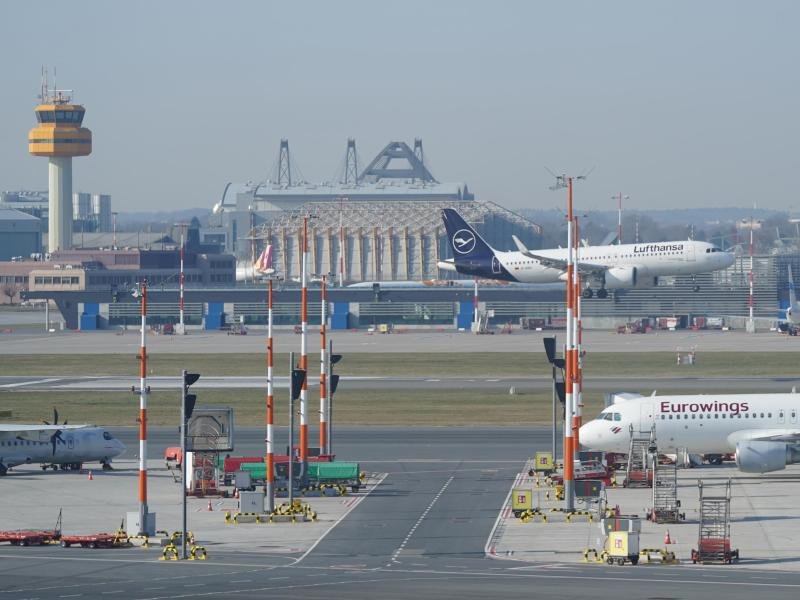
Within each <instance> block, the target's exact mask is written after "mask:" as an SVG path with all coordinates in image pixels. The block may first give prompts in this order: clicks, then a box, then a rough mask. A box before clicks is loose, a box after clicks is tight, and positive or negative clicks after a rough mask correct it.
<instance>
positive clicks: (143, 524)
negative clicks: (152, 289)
mask: <svg viewBox="0 0 800 600" xmlns="http://www.w3.org/2000/svg"><path fill="white" fill-rule="evenodd" d="M141 297H142V347H141V354H140V356H139V359H140V360H139V532H138V534H139V535H148V534H149V533H152V532H148V531H147V281H146V280H145V281H143V282H142V286H141ZM181 460H184V458H183V457H181Z"/></svg>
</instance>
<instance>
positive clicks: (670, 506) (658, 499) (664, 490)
mask: <svg viewBox="0 0 800 600" xmlns="http://www.w3.org/2000/svg"><path fill="white" fill-rule="evenodd" d="M650 459H651V461H652V462H651V463H650V464H652V465H653V507H652V508H651V509H650V511H649V512H648V514H647V518H648V520H650V521H652V522H653V523H679V522H680V521H682V520H684V519H685V518H686V515H684V514H683V513H681V512H680V508H681V501H680V500H678V467H677V465H676V464H674V463H671V464H663V465H662V464H659V462H658V451H657V450H655V449H654V448H651V456H650Z"/></svg>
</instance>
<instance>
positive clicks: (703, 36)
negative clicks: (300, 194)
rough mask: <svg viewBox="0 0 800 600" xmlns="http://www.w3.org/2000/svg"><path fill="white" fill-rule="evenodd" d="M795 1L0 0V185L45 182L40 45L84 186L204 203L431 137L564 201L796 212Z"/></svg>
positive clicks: (490, 184) (474, 169)
mask: <svg viewBox="0 0 800 600" xmlns="http://www.w3.org/2000/svg"><path fill="white" fill-rule="evenodd" d="M799 17H800V3H798V2H792V1H767V2H738V1H704V2H696V1H672V2H642V1H641V0H636V1H630V2H622V1H612V0H609V1H604V2H596V1H586V2H574V1H564V2H555V1H552V0H551V1H549V2H534V1H520V2H511V1H508V2H503V1H496V2H471V1H452V2H451V1H445V0H441V1H437V2H432V1H430V0H428V1H425V0H404V1H403V2H392V3H381V2H374V1H372V2H360V1H346V0H341V1H338V2H330V1H318V2H304V1H295V2H285V1H281V2H269V1H258V2H237V1H229V2H221V1H217V2H205V1H198V0H195V1H191V2H190V1H170V2H164V1H163V0H162V1H158V2H156V1H149V0H137V1H135V2H112V1H107V0H103V1H100V0H98V1H88V0H87V1H82V0H73V1H72V2H69V3H64V2H53V1H50V0H43V1H41V2H28V1H22V0H9V1H5V2H2V3H0V52H1V53H2V57H3V58H2V63H0V64H2V70H1V71H0V73H2V85H0V107H2V111H0V189H11V190H15V189H46V187H47V167H46V165H45V163H46V159H44V158H35V157H32V156H30V155H29V154H28V152H27V132H28V130H29V129H30V128H31V127H33V125H34V122H35V119H34V115H33V108H34V106H35V105H36V103H37V99H36V97H37V94H38V93H39V85H40V73H41V67H42V66H43V65H46V66H49V67H53V66H55V67H56V68H57V73H58V79H57V82H58V86H59V87H60V88H70V89H74V90H75V92H74V98H75V100H76V101H77V102H80V103H82V104H84V105H85V107H86V109H87V113H86V118H85V120H84V125H85V126H86V127H89V128H90V129H91V130H92V134H93V153H92V155H91V156H88V157H84V158H76V159H74V162H73V188H74V190H75V191H78V190H84V191H92V192H102V193H109V194H111V195H112V197H113V202H114V208H115V210H119V211H137V210H141V211H144V210H147V211H151V210H159V209H163V210H172V209H180V208H190V207H207V208H210V207H211V206H212V205H213V204H214V203H215V202H217V201H218V200H219V198H220V196H221V194H222V191H223V189H224V187H225V184H226V183H227V182H229V181H233V182H242V181H248V180H254V181H259V180H263V179H267V178H269V177H270V175H271V171H272V168H273V165H274V163H275V160H276V156H277V152H278V144H279V141H280V138H282V137H286V138H288V139H289V143H290V148H291V153H292V156H293V159H294V161H295V163H294V164H295V168H296V169H297V168H299V170H300V171H301V172H302V174H303V176H304V178H305V179H307V180H309V181H315V182H319V181H323V180H331V179H337V178H338V172H339V169H340V167H341V165H342V163H343V160H344V154H345V146H346V140H347V138H348V137H354V138H356V140H357V148H358V152H359V157H360V160H361V164H362V165H365V164H366V163H367V162H368V161H369V160H371V158H372V157H373V156H374V155H375V154H376V153H377V152H378V151H379V150H380V149H381V148H382V147H383V146H384V145H385V144H386V143H388V142H389V141H390V140H405V141H406V142H408V143H409V144H411V143H412V141H413V139H414V138H415V137H420V138H422V139H423V143H424V148H425V154H426V159H427V161H428V163H429V165H430V168H431V169H432V171H433V173H434V175H435V176H436V177H437V178H438V179H439V180H441V181H463V182H466V183H467V184H468V185H469V186H470V188H472V190H473V191H474V192H475V193H476V196H477V198H478V199H480V200H491V201H494V202H497V203H499V204H502V205H503V206H506V207H508V208H512V209H514V208H516V209H520V208H534V209H536V208H550V207H555V206H560V205H562V204H563V202H564V197H563V192H561V193H557V192H552V191H550V190H549V189H548V186H550V185H552V184H553V178H552V176H551V175H550V174H549V173H548V172H547V170H546V169H545V167H547V168H549V169H551V170H553V171H555V172H557V173H567V174H573V175H579V174H582V173H585V172H587V171H588V170H590V169H592V168H593V169H594V170H592V172H591V174H590V176H589V177H588V179H586V180H585V181H581V182H580V184H579V185H578V186H576V189H575V203H576V206H577V208H579V209H580V210H590V209H613V208H614V206H615V201H614V200H612V199H611V196H612V194H616V193H618V192H622V193H624V194H626V195H628V196H630V199H629V200H627V202H626V203H627V204H628V205H629V206H630V207H631V208H636V209H640V210H647V209H654V208H686V207H699V206H709V207H716V206H748V207H749V206H752V205H753V204H754V203H756V204H757V205H758V206H759V207H763V208H774V209H785V210H792V211H800V196H799V195H798V193H797V191H796V187H797V173H798V172H800V120H798V118H797V114H796V113H797V110H798V106H800V78H799V77H798V74H797V73H798V71H797V59H798V56H800V51H799V50H800V38H798V36H797V35H796V27H797V23H798V22H800V18H799Z"/></svg>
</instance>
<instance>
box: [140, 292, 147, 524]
mask: <svg viewBox="0 0 800 600" xmlns="http://www.w3.org/2000/svg"><path fill="white" fill-rule="evenodd" d="M141 298H142V346H141V354H140V356H139V358H140V361H139V532H138V533H139V535H146V534H147V533H148V532H147V281H143V282H142V285H141Z"/></svg>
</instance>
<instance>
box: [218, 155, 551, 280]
mask: <svg viewBox="0 0 800 600" xmlns="http://www.w3.org/2000/svg"><path fill="white" fill-rule="evenodd" d="M444 207H456V208H458V209H459V210H461V211H463V212H464V213H465V216H466V217H467V218H468V219H469V220H470V221H471V222H474V223H475V224H476V226H477V228H478V230H479V231H480V232H481V234H482V235H483V236H484V237H485V238H486V239H487V240H488V241H489V243H491V244H494V245H496V246H497V247H498V248H505V247H507V246H508V245H509V244H510V243H511V235H512V234H514V235H516V236H517V237H519V238H520V239H522V240H523V241H524V242H525V243H526V244H527V245H528V247H530V248H539V247H541V228H540V227H539V225H537V224H536V223H534V222H533V221H531V220H529V219H527V218H525V217H523V216H521V215H519V214H517V213H514V212H512V211H510V210H507V209H505V208H503V207H501V206H499V205H497V204H494V203H491V202H479V201H476V200H475V195H474V194H473V193H472V192H471V191H470V189H469V187H468V185H467V184H466V183H463V182H462V183H443V182H440V181H438V180H437V179H436V178H435V177H434V175H433V174H432V173H431V171H430V169H429V167H428V165H427V164H426V161H425V155H424V152H423V147H422V140H420V139H416V140H415V141H414V147H413V148H411V147H410V146H409V145H408V144H406V143H405V142H402V141H392V142H389V143H388V144H387V145H386V146H385V147H384V148H383V149H382V150H381V151H380V152H379V153H378V154H377V156H375V158H374V159H373V160H372V161H371V162H370V163H369V164H368V165H367V166H366V167H364V168H363V169H360V168H359V160H358V155H357V153H356V144H355V140H353V139H350V140H348V142H347V152H346V156H345V161H344V168H343V170H342V172H341V174H340V177H339V180H338V181H336V182H330V181H327V182H321V183H318V184H312V183H309V182H307V181H304V180H302V179H298V178H297V177H296V174H295V172H294V171H293V167H292V162H291V158H290V154H289V142H288V140H285V139H284V140H281V144H280V149H279V155H278V160H277V165H276V168H275V172H274V174H273V176H272V179H270V180H267V181H264V182H261V183H249V184H239V185H235V184H228V185H227V186H226V188H225V191H224V192H223V196H222V199H221V201H220V202H219V203H217V204H216V205H215V206H214V213H215V214H216V215H217V216H216V217H213V218H212V222H213V221H214V220H216V221H215V226H212V227H211V228H209V229H207V230H205V231H204V232H203V235H204V239H205V240H207V241H219V242H221V243H224V245H225V249H226V251H227V252H230V253H232V254H234V255H236V257H237V258H238V259H239V260H241V261H242V262H252V261H254V260H255V257H256V256H258V254H259V253H260V251H261V250H262V249H263V248H264V247H265V246H266V245H272V247H273V256H274V257H275V261H276V262H275V264H276V265H278V270H279V271H280V274H281V275H282V276H284V277H285V278H286V279H292V278H296V277H298V276H299V274H300V273H299V268H300V267H299V265H300V253H299V249H300V247H301V243H302V235H303V233H302V232H303V222H304V220H306V219H307V223H308V231H309V246H310V251H311V255H312V257H311V265H310V266H309V268H310V270H311V271H312V272H313V273H315V274H318V275H322V274H326V275H329V276H331V277H333V278H336V279H337V280H339V281H341V282H342V283H346V284H350V283H358V282H363V281H406V280H417V281H419V280H423V279H436V278H439V277H440V274H439V272H438V269H437V268H436V262H437V261H438V260H441V259H444V258H448V257H449V254H448V253H449V249H448V247H447V244H446V243H445V231H444V227H443V224H442V220H441V216H440V211H441V209H442V208H444Z"/></svg>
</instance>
